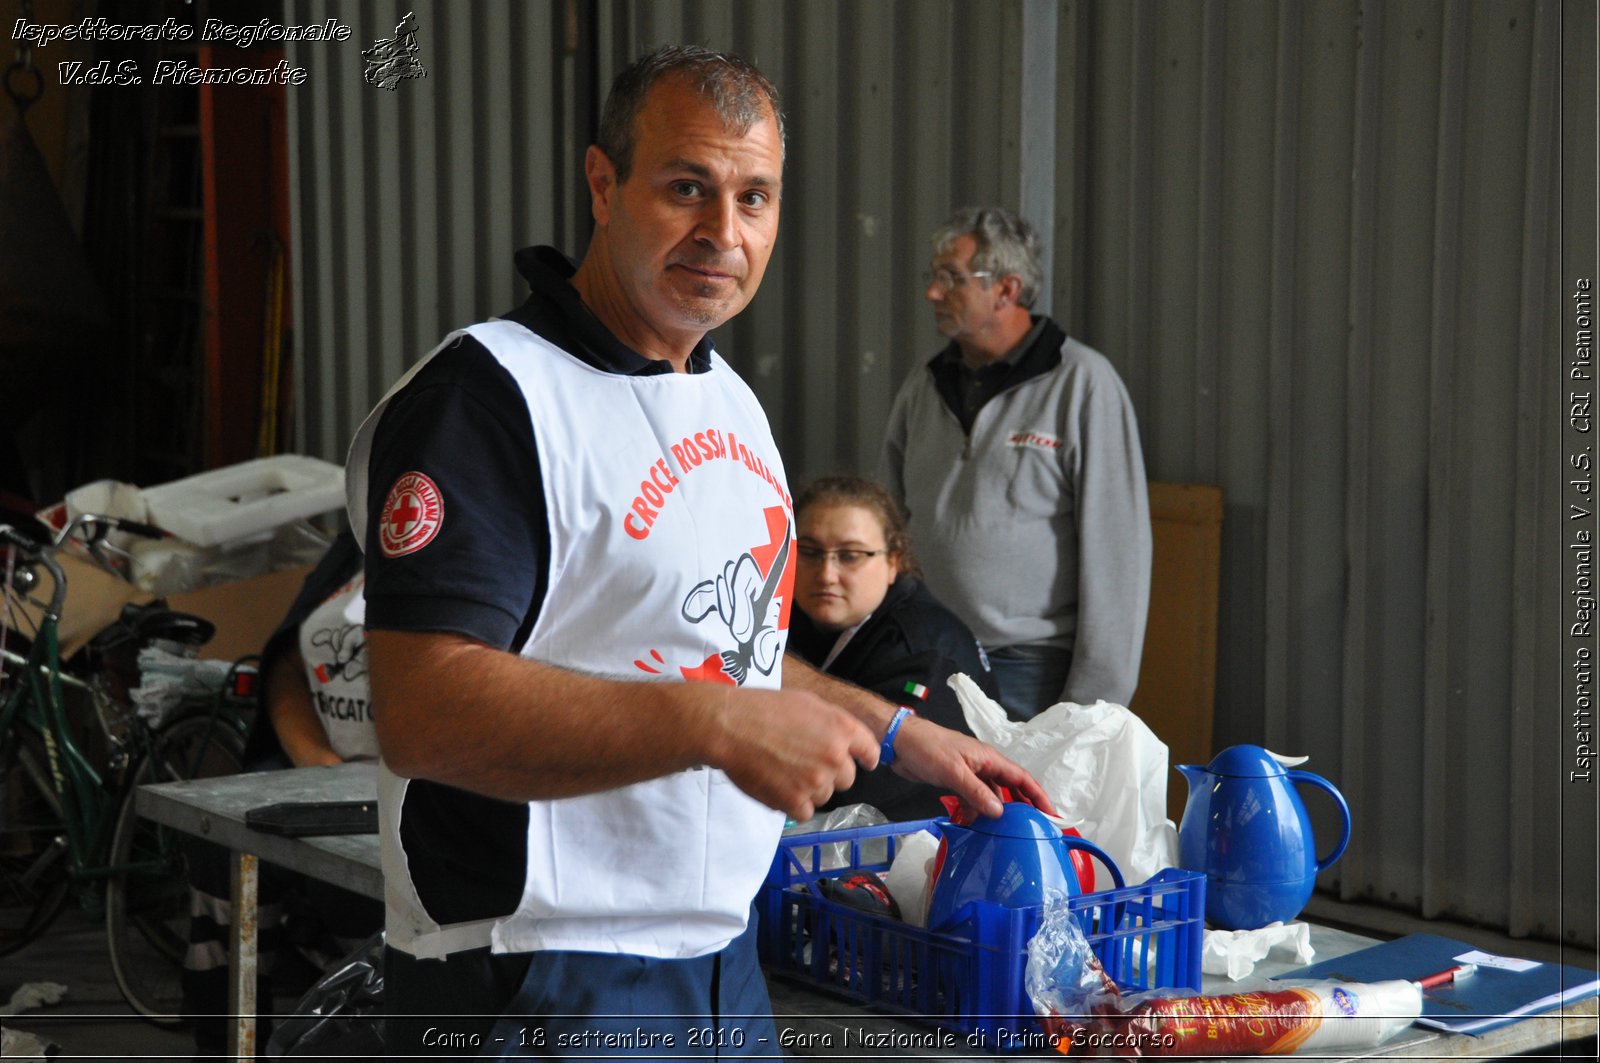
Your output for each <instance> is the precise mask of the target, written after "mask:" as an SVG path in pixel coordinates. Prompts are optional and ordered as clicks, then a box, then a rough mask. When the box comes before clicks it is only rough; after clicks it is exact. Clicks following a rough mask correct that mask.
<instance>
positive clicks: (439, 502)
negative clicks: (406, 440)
mask: <svg viewBox="0 0 1600 1063" xmlns="http://www.w3.org/2000/svg"><path fill="white" fill-rule="evenodd" d="M443 525H444V497H443V496H442V495H440V494H439V488H438V486H437V485H436V484H434V482H433V481H432V480H430V479H429V478H428V477H426V476H424V475H423V474H422V473H420V472H408V473H404V474H402V475H401V477H400V478H399V479H398V480H396V481H395V482H394V486H393V487H391V488H389V497H388V498H386V499H384V500H383V515H382V516H380V517H379V518H378V546H379V547H380V548H381V549H382V550H383V556H384V557H403V556H405V555H406V554H414V553H416V552H417V551H418V550H421V549H422V548H423V547H424V546H427V545H428V544H429V543H431V542H433V537H434V536H436V535H438V534H439V529H440V528H441V527H442V526H443Z"/></svg>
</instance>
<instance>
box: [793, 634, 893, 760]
mask: <svg viewBox="0 0 1600 1063" xmlns="http://www.w3.org/2000/svg"><path fill="white" fill-rule="evenodd" d="M783 686H784V689H786V690H790V689H794V690H804V691H807V692H809V693H812V694H815V695H817V697H819V698H825V699H827V700H828V701H831V702H833V703H834V704H835V705H838V706H839V707H840V708H843V709H844V710H846V711H847V712H849V713H850V714H851V715H852V716H854V717H855V718H856V719H858V720H860V721H861V722H862V723H864V724H866V725H867V730H869V731H871V732H872V733H873V734H874V735H876V736H877V737H878V738H880V739H881V738H882V737H883V733H884V732H885V731H887V730H888V729H889V721H890V720H892V719H894V712H895V706H894V705H892V704H891V703H889V702H888V701H885V700H884V699H883V698H882V697H881V696H879V695H877V694H874V693H873V692H872V691H870V690H867V689H865V688H863V687H859V686H856V685H855V684H854V683H848V682H846V681H844V680H843V679H839V678H837V677H835V676H831V675H829V674H828V673H826V672H823V671H821V670H820V669H818V668H816V667H814V666H812V665H811V664H810V663H809V662H807V661H804V660H802V659H801V658H799V657H796V656H795V655H794V654H792V653H786V654H784V657H783Z"/></svg>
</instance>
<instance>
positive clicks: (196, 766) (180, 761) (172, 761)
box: [106, 716, 244, 1025]
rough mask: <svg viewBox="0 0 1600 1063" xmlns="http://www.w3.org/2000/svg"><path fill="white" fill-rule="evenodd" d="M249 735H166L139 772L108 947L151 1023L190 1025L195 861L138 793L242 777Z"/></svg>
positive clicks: (118, 850) (114, 885) (229, 731)
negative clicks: (188, 971) (142, 808)
mask: <svg viewBox="0 0 1600 1063" xmlns="http://www.w3.org/2000/svg"><path fill="white" fill-rule="evenodd" d="M243 753H244V736H243V735H241V734H240V733H239V731H238V729H237V728H235V727H234V726H232V725H231V724H228V723H226V722H223V721H220V720H218V721H213V720H212V719H211V718H210V717H209V716H204V717H194V716H191V717H186V718H184V719H180V720H178V721H176V722H175V723H173V724H171V725H169V726H168V727H166V728H164V729H163V730H162V732H161V734H160V735H159V736H157V739H156V748H155V750H154V751H153V752H152V753H151V754H150V755H148V756H147V757H146V758H145V759H144V761H143V762H142V763H141V764H140V765H139V767H138V769H137V770H136V771H135V772H134V787H133V788H130V789H129V790H128V793H127V796H126V797H125V798H124V799H123V802H122V808H121V810H120V811H119V812H118V814H117V826H116V831H115V833H114V834H113V835H112V838H111V863H112V865H113V866H116V867H127V868H128V870H125V871H122V872H120V873H118V874H115V875H113V876H112V877H111V878H110V879H109V880H108V881H107V882H106V943H107V945H108V947H109V949H110V952H111V969H112V972H113V973H114V974H115V975H116V979H117V986H118V987H119V988H120V989H121V990H122V995H123V996H124V997H126V998H127V1001H128V1004H129V1005H130V1006H132V1008H133V1009H134V1010H135V1011H137V1012H138V1013H139V1014H140V1015H142V1016H144V1017H145V1018H146V1019H149V1020H150V1021H151V1022H154V1023H157V1024H161V1025H169V1024H175V1023H177V1022H179V1021H180V1020H181V1019H182V1002H183V982H182V979H183V957H184V953H185V951H186V950H187V949H188V942H189V873H188V858H187V856H186V854H185V852H184V850H183V846H182V845H181V844H180V843H179V832H177V831H173V830H171V829H169V828H167V827H163V826H160V825H159V824H156V823H153V822H151V821H150V820H147V819H144V818H142V817H140V816H139V815H138V813H137V811H136V810H135V808H134V795H135V794H136V793H137V789H136V788H137V787H138V786H139V785H143V784H145V783H154V782H175V781H177V780H180V779H202V778H210V777H212V776H216V775H231V774H235V773H237V772H238V771H239V770H240V769H241V768H242V766H243V762H242V756H243Z"/></svg>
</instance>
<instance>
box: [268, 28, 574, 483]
mask: <svg viewBox="0 0 1600 1063" xmlns="http://www.w3.org/2000/svg"><path fill="white" fill-rule="evenodd" d="M285 7H286V9H287V10H286V11H285V15H284V17H285V20H286V21H288V22H290V23H294V24H310V23H320V22H322V21H323V20H324V19H327V18H337V19H338V20H339V21H340V22H342V23H343V24H344V25H346V26H349V27H350V28H351V30H352V37H351V39H350V40H349V41H348V42H345V43H342V44H329V43H325V42H311V43H303V44H299V45H291V46H290V51H289V61H290V62H291V63H293V64H295V65H297V66H302V67H304V68H306V70H307V72H308V77H307V80H306V83H305V85H303V86H300V87H297V88H295V89H293V90H291V91H290V93H289V98H290V107H291V116H292V126H291V134H290V151H291V168H292V169H293V170H294V178H295V179H294V181H293V183H292V193H293V200H292V201H293V205H294V210H295V217H296V218H297V226H298V227H297V232H296V236H297V238H298V242H297V244H296V247H295V265H296V269H295V274H294V281H295V295H296V304H295V332H296V354H297V357H298V359H299V361H298V362H297V365H298V367H299V369H300V372H299V373H298V374H297V392H296V394H297V397H298V399H299V413H300V415H301V417H302V418H303V421H302V428H301V432H302V440H303V443H302V449H304V450H305V451H307V452H308V453H314V454H318V455H321V456H324V457H330V458H336V459H338V460H342V459H343V453H344V448H345V447H346V446H347V445H348V443H349V440H350V437H351V435H352V434H353V433H354V432H355V428H356V425H358V424H359V423H360V421H361V418H362V417H363V416H365V414H366V411H367V410H368V409H370V408H371V407H372V405H373V403H374V402H375V401H376V400H377V398H378V397H379V396H380V395H381V394H382V393H383V391H384V390H385V389H386V388H387V386H388V384H389V383H390V382H392V381H393V380H394V379H396V378H397V377H398V376H399V375H400V374H401V373H402V372H403V371H404V369H405V367H407V366H409V365H410V364H411V363H412V362H413V361H415V360H416V358H417V357H418V356H419V355H421V354H422V353H424V352H425V351H427V350H428V349H429V348H431V347H432V346H433V344H434V343H435V342H437V340H438V339H439V338H440V337H441V336H443V335H444V333H445V332H447V331H449V330H450V329H452V328H455V327H458V326H460V325H463V324H468V323H471V322H472V321H475V320H481V319H483V318H485V317H488V316H489V315H491V314H495V313H499V312H501V311H504V310H506V309H507V308H509V307H512V306H514V305H516V303H517V302H518V301H520V299H521V298H522V296H523V295H524V294H525V293H526V288H525V287H522V286H520V282H518V280H517V278H516V275H515V274H514V272H513V271H512V269H511V255H512V252H513V251H514V250H515V249H516V248H518V247H521V246H523V245H525V244H529V243H550V242H554V243H563V244H569V243H571V242H572V239H573V234H572V233H571V231H570V230H571V228H572V224H573V222H572V219H573V218H574V217H575V216H577V215H576V214H575V208H574V207H573V204H575V203H577V202H578V201H579V198H580V193H582V198H584V199H585V200H586V198H587V193H585V192H583V187H582V180H583V147H584V144H583V141H584V135H581V134H580V135H574V134H573V133H572V132H571V130H572V127H573V126H574V125H575V124H577V123H578V122H579V121H580V119H581V116H582V114H583V110H582V109H583V108H584V107H586V106H587V105H588V100H589V97H590V96H591V95H592V93H590V92H589V91H588V90H587V88H585V89H583V90H582V91H580V90H579V87H578V82H579V78H580V74H579V71H580V69H581V65H582V64H581V63H579V62H578V60H577V59H576V58H575V53H576V48H575V45H574V44H573V41H574V40H575V30H576V27H577V23H576V21H575V14H574V13H572V12H569V10H568V5H566V4H564V3H508V2H501V3H483V4H460V3H457V4H450V5H448V13H447V5H446V4H444V3H443V2H441V0H404V2H397V0H361V2H357V3H349V2H343V0H341V2H337V3H330V2H326V0H290V2H289V3H287V4H286V5H285ZM407 12H414V13H415V17H416V21H417V24H418V32H417V43H418V45H419V51H418V58H419V61H420V62H421V64H422V67H423V69H425V70H426V76H425V77H421V78H415V79H410V80H406V81H403V82H401V83H400V84H399V86H398V87H397V88H396V89H395V90H394V91H388V90H385V89H382V88H379V87H377V86H374V85H369V84H367V83H366V82H365V81H364V80H363V76H362V74H363V61H362V56H361V51H362V49H363V48H367V47H370V46H371V45H372V44H373V43H374V42H375V41H377V40H380V39H389V38H393V37H394V36H395V28H396V26H397V25H398V24H399V23H400V21H401V19H402V18H404V17H405V15H406V13H407ZM574 144H576V146H574ZM586 214H587V204H586V202H585V204H584V216H586ZM585 232H586V230H585Z"/></svg>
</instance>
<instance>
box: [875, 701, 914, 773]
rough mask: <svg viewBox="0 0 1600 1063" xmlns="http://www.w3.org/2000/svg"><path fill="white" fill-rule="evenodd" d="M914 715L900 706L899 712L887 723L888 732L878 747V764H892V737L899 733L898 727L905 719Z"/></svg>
mask: <svg viewBox="0 0 1600 1063" xmlns="http://www.w3.org/2000/svg"><path fill="white" fill-rule="evenodd" d="M915 715H916V713H914V712H912V711H911V710H910V709H908V708H906V707H905V706H904V705H902V706H900V711H898V712H896V713H895V714H894V719H892V720H890V721H889V730H888V731H887V732H886V733H885V734H884V736H883V745H881V746H879V747H878V763H879V764H893V763H894V737H895V735H897V734H899V733H900V725H901V724H903V723H905V722H906V717H907V716H915Z"/></svg>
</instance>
